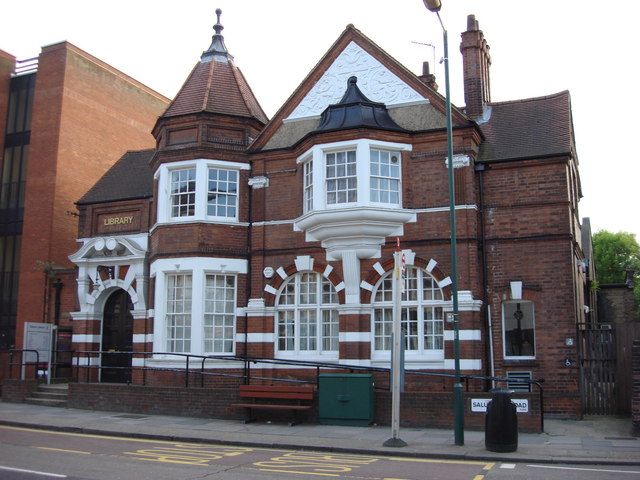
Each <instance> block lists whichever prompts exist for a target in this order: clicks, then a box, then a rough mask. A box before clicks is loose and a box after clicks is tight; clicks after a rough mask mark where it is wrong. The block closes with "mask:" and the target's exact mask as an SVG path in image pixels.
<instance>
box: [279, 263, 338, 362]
mask: <svg viewBox="0 0 640 480" xmlns="http://www.w3.org/2000/svg"><path fill="white" fill-rule="evenodd" d="M307 274H311V275H313V277H314V279H315V282H314V287H315V292H313V293H314V294H315V295H316V301H315V303H301V301H300V298H301V296H302V295H303V291H302V290H301V288H300V287H301V285H302V278H303V277H304V276H305V275H307ZM324 283H327V284H329V285H330V286H331V293H330V295H331V296H332V297H333V300H334V301H333V302H329V303H323V301H322V296H323V289H322V287H323V284H324ZM290 286H293V289H292V292H291V293H289V295H292V296H293V303H287V304H285V303H284V302H283V301H282V300H283V299H284V297H285V295H287V290H290V289H289V287H290ZM275 305H276V306H275V315H274V356H275V357H276V358H298V359H299V358H301V357H302V358H304V359H305V360H311V359H319V360H337V359H338V357H339V348H340V341H339V314H338V307H339V303H338V293H337V292H336V290H335V286H334V285H333V284H331V282H330V281H329V279H327V278H325V277H324V276H323V275H322V274H319V273H318V272H314V271H312V270H305V271H300V272H297V273H296V274H295V275H292V276H290V277H289V278H287V279H286V280H285V281H284V282H283V284H282V286H281V287H280V289H279V290H278V293H277V295H276V303H275ZM310 311H313V312H314V313H315V329H316V333H315V341H316V346H315V349H313V350H309V349H306V350H302V349H301V348H300V342H301V336H300V331H301V327H300V324H301V317H302V313H303V312H310ZM324 312H330V314H329V315H331V316H334V317H333V318H332V320H333V321H331V322H330V325H333V326H335V335H333V334H332V335H329V336H325V335H324V332H323V327H324V325H325V324H324V322H323V318H324ZM281 315H283V316H284V317H286V319H287V320H288V321H290V322H292V336H291V338H292V341H293V349H291V350H287V349H285V350H281V349H280V328H279V327H280V318H281ZM325 339H329V341H331V342H332V343H333V342H335V347H336V348H335V349H333V350H331V349H325V348H324V340H325Z"/></svg>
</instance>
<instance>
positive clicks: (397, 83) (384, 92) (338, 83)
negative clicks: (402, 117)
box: [285, 40, 429, 121]
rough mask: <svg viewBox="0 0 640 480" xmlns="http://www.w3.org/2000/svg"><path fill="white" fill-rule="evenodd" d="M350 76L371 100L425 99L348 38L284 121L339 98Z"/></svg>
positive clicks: (312, 112) (318, 111) (406, 101)
mask: <svg viewBox="0 0 640 480" xmlns="http://www.w3.org/2000/svg"><path fill="white" fill-rule="evenodd" d="M351 76H356V77H358V87H359V88H360V90H361V91H362V93H364V94H365V95H366V96H367V98H369V99H370V100H371V101H373V102H380V103H384V104H385V105H387V106H388V107H389V106H399V105H407V104H416V103H428V102H429V101H428V100H427V99H426V98H425V97H424V96H422V95H420V94H419V93H418V92H417V91H416V90H415V89H413V88H412V87H411V86H409V85H408V84H407V83H405V82H404V81H402V80H401V79H400V78H399V77H398V76H397V75H396V74H394V73H393V72H391V71H390V70H389V69H388V68H387V67H385V66H384V65H383V64H382V63H381V62H380V61H379V60H378V59H376V58H375V57H374V56H373V55H371V54H370V53H369V52H367V51H366V50H365V49H363V48H362V47H361V46H360V45H358V44H357V43H356V42H355V41H353V40H352V41H351V42H350V43H349V44H348V45H347V46H346V47H345V48H344V49H343V50H342V52H340V54H339V55H338V56H337V58H336V59H335V60H334V61H333V63H332V64H331V65H330V66H329V68H327V70H326V71H325V72H324V73H323V75H322V76H321V77H320V79H319V80H318V81H317V82H316V83H315V85H314V86H313V87H312V88H311V90H310V91H309V92H308V93H307V94H306V95H305V97H304V98H303V99H302V101H301V102H300V103H298V105H297V106H296V107H295V108H294V110H293V111H292V112H291V114H290V115H289V116H288V117H287V118H286V119H285V121H290V120H296V119H300V118H306V117H314V116H318V115H320V114H321V113H322V112H323V111H324V110H325V109H326V108H327V107H328V106H329V105H331V104H335V103H337V102H338V101H340V99H341V98H342V96H343V95H344V92H345V89H346V86H347V79H348V78H349V77H351Z"/></svg>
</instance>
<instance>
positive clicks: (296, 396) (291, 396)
mask: <svg viewBox="0 0 640 480" xmlns="http://www.w3.org/2000/svg"><path fill="white" fill-rule="evenodd" d="M240 398H263V399H264V398H273V399H278V400H285V399H288V400H313V393H287V392H275V393H269V392H246V391H245V392H243V391H241V392H240Z"/></svg>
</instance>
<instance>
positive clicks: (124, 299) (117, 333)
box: [100, 289, 133, 383]
mask: <svg viewBox="0 0 640 480" xmlns="http://www.w3.org/2000/svg"><path fill="white" fill-rule="evenodd" d="M131 310H133V303H131V297H130V296H129V294H128V293H127V292H126V291H124V290H120V289H119V290H117V291H115V292H114V293H112V294H111V296H110V297H109V298H108V299H107V302H106V304H105V306H104V316H103V321H102V351H103V352H105V353H103V354H102V369H101V375H100V381H101V382H110V383H130V382H131V357H132V354H131V353H129V352H132V351H133V316H132V315H131Z"/></svg>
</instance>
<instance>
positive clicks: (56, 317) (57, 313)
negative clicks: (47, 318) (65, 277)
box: [53, 278, 64, 325]
mask: <svg viewBox="0 0 640 480" xmlns="http://www.w3.org/2000/svg"><path fill="white" fill-rule="evenodd" d="M63 286H64V283H62V281H61V280H60V279H59V278H56V281H55V283H54V284H53V288H54V289H55V291H56V296H55V300H54V301H55V303H54V307H53V308H54V310H53V322H54V324H55V325H60V296H61V292H62V287H63Z"/></svg>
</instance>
